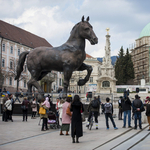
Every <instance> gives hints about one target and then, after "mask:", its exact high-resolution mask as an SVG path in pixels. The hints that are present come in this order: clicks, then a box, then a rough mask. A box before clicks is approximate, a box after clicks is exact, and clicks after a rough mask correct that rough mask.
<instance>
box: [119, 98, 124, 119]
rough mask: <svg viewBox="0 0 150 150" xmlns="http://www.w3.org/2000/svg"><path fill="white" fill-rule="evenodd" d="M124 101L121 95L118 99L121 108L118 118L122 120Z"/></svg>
mask: <svg viewBox="0 0 150 150" xmlns="http://www.w3.org/2000/svg"><path fill="white" fill-rule="evenodd" d="M122 101H123V97H122V96H120V98H119V100H118V108H119V113H118V120H122Z"/></svg>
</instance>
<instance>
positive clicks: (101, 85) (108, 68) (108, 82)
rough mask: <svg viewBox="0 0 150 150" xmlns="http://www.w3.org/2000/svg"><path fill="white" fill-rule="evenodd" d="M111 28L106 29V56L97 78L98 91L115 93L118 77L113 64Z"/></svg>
mask: <svg viewBox="0 0 150 150" xmlns="http://www.w3.org/2000/svg"><path fill="white" fill-rule="evenodd" d="M109 30H110V29H109V28H107V29H106V31H107V35H106V45H105V57H104V58H103V62H102V65H101V69H100V73H99V74H100V76H99V77H98V80H97V83H98V84H97V85H98V88H97V93H114V92H116V88H115V85H116V78H115V71H114V68H113V65H112V64H111V49H110V35H109Z"/></svg>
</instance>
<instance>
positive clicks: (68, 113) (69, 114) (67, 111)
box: [66, 106, 72, 117]
mask: <svg viewBox="0 0 150 150" xmlns="http://www.w3.org/2000/svg"><path fill="white" fill-rule="evenodd" d="M66 114H67V115H68V116H70V117H71V116H72V113H71V111H70V107H69V106H68V107H67V109H66Z"/></svg>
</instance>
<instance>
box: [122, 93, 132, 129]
mask: <svg viewBox="0 0 150 150" xmlns="http://www.w3.org/2000/svg"><path fill="white" fill-rule="evenodd" d="M122 111H123V113H124V119H123V128H126V117H127V115H128V128H131V127H132V126H131V101H130V99H129V97H128V96H127V95H126V98H124V99H123V100H122Z"/></svg>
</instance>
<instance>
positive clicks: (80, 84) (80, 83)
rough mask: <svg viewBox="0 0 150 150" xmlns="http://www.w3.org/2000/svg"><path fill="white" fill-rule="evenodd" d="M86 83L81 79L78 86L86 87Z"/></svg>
mask: <svg viewBox="0 0 150 150" xmlns="http://www.w3.org/2000/svg"><path fill="white" fill-rule="evenodd" d="M85 83H86V80H85V79H80V80H79V81H78V85H79V86H82V85H84V84H85Z"/></svg>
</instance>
